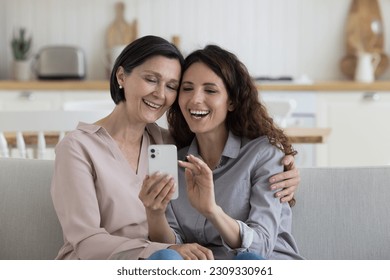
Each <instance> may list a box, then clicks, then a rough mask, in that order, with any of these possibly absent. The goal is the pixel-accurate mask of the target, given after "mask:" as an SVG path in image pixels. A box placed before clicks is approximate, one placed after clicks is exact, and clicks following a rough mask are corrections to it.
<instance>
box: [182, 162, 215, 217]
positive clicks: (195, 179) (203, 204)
mask: <svg viewBox="0 0 390 280" xmlns="http://www.w3.org/2000/svg"><path fill="white" fill-rule="evenodd" d="M187 160H188V162H184V161H179V165H180V166H181V167H184V168H185V178H186V184H187V195H188V199H189V201H190V202H191V205H192V207H194V208H195V209H196V210H198V211H199V213H201V214H202V215H204V216H205V217H207V216H208V215H211V214H213V213H214V212H215V211H216V208H217V204H216V202H215V196H214V182H213V173H212V171H211V169H210V168H209V167H208V165H207V164H206V163H205V162H204V161H202V160H201V159H199V158H197V157H195V156H193V155H189V156H187Z"/></svg>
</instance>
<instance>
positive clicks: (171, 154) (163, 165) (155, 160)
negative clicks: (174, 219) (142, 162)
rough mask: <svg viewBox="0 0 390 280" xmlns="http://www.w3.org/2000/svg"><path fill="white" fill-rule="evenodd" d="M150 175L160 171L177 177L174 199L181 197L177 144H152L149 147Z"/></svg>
mask: <svg viewBox="0 0 390 280" xmlns="http://www.w3.org/2000/svg"><path fill="white" fill-rule="evenodd" d="M148 162H149V175H151V174H153V173H155V172H157V171H160V172H162V173H166V174H169V175H171V176H172V177H173V178H174V179H175V185H176V186H175V192H174V194H173V196H172V199H176V198H178V197H179V188H178V186H179V180H178V167H177V165H178V163H177V149H176V146H175V145H150V146H149V147H148Z"/></svg>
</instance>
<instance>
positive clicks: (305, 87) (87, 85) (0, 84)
mask: <svg viewBox="0 0 390 280" xmlns="http://www.w3.org/2000/svg"><path fill="white" fill-rule="evenodd" d="M257 88H258V89H259V90H264V91H389V92H390V81H375V82H373V83H357V82H354V81H318V82H314V83H312V84H298V83H293V82H291V83H290V82H280V83H278V82H267V83H266V82H261V83H258V84H257ZM109 89H110V84H109V81H108V80H83V81H79V80H65V81H38V80H32V81H25V82H19V81H12V80H0V90H69V91H71V90H107V91H108V90H109Z"/></svg>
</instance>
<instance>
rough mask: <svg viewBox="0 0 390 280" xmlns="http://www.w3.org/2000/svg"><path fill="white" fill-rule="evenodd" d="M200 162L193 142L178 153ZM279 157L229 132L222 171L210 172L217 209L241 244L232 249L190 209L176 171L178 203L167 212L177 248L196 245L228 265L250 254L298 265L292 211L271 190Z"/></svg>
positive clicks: (263, 142)
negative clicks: (234, 224)
mask: <svg viewBox="0 0 390 280" xmlns="http://www.w3.org/2000/svg"><path fill="white" fill-rule="evenodd" d="M187 154H192V155H194V156H197V157H200V155H199V150H198V146H197V141H196V139H194V140H193V141H192V144H191V145H190V146H189V147H186V148H183V149H181V150H180V151H179V159H181V160H185V156H186V155H187ZM283 156H284V154H283V153H282V151H280V150H279V149H277V148H276V147H275V146H273V145H271V144H270V143H269V141H268V138H267V137H260V138H256V139H254V140H248V139H244V138H240V137H237V136H235V135H233V134H232V133H231V132H230V133H229V137H228V140H227V142H226V145H225V147H224V150H223V153H222V158H221V162H220V165H219V166H218V168H216V169H215V170H214V171H213V177H214V189H215V190H214V191H215V198H216V203H217V204H218V205H219V206H220V207H222V209H223V210H224V211H225V212H226V213H227V214H228V215H229V216H230V217H232V218H233V219H236V220H237V222H238V224H239V226H240V235H241V239H242V244H241V247H240V248H230V247H229V246H228V245H227V244H226V243H225V242H224V241H223V240H222V238H221V237H220V234H219V233H218V231H217V230H216V229H215V228H214V226H213V225H212V224H211V222H209V221H208V220H207V219H206V218H205V217H204V216H202V215H201V214H200V213H198V212H197V211H196V210H195V209H194V208H192V206H191V204H190V202H189V200H188V198H187V192H186V183H185V177H184V169H183V168H180V169H179V198H178V199H176V200H173V201H172V202H171V204H170V206H169V207H168V209H167V218H168V222H169V224H170V226H171V227H172V229H173V230H174V232H175V234H176V242H177V243H192V242H196V243H199V244H201V245H203V246H205V247H208V248H210V249H211V250H212V251H213V253H214V257H215V259H231V258H233V256H234V255H235V254H237V253H238V252H242V251H249V252H254V253H257V254H260V255H261V256H263V257H264V258H266V259H301V258H302V257H301V256H300V255H299V253H298V249H297V246H296V244H295V241H294V238H293V237H292V235H291V220H292V215H291V209H290V206H289V205H288V203H280V202H279V199H277V198H275V197H274V193H275V191H271V190H270V188H269V185H270V184H269V183H268V179H269V178H270V176H272V175H274V174H276V173H279V172H281V171H283V166H282V165H281V159H282V157H283Z"/></svg>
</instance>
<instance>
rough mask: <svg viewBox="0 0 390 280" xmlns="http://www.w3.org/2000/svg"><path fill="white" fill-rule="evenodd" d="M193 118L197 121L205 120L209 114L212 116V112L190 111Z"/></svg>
mask: <svg viewBox="0 0 390 280" xmlns="http://www.w3.org/2000/svg"><path fill="white" fill-rule="evenodd" d="M189 112H190V114H191V116H192V117H194V118H196V119H200V118H204V117H205V116H207V115H208V114H210V111H208V110H207V111H206V110H189Z"/></svg>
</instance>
